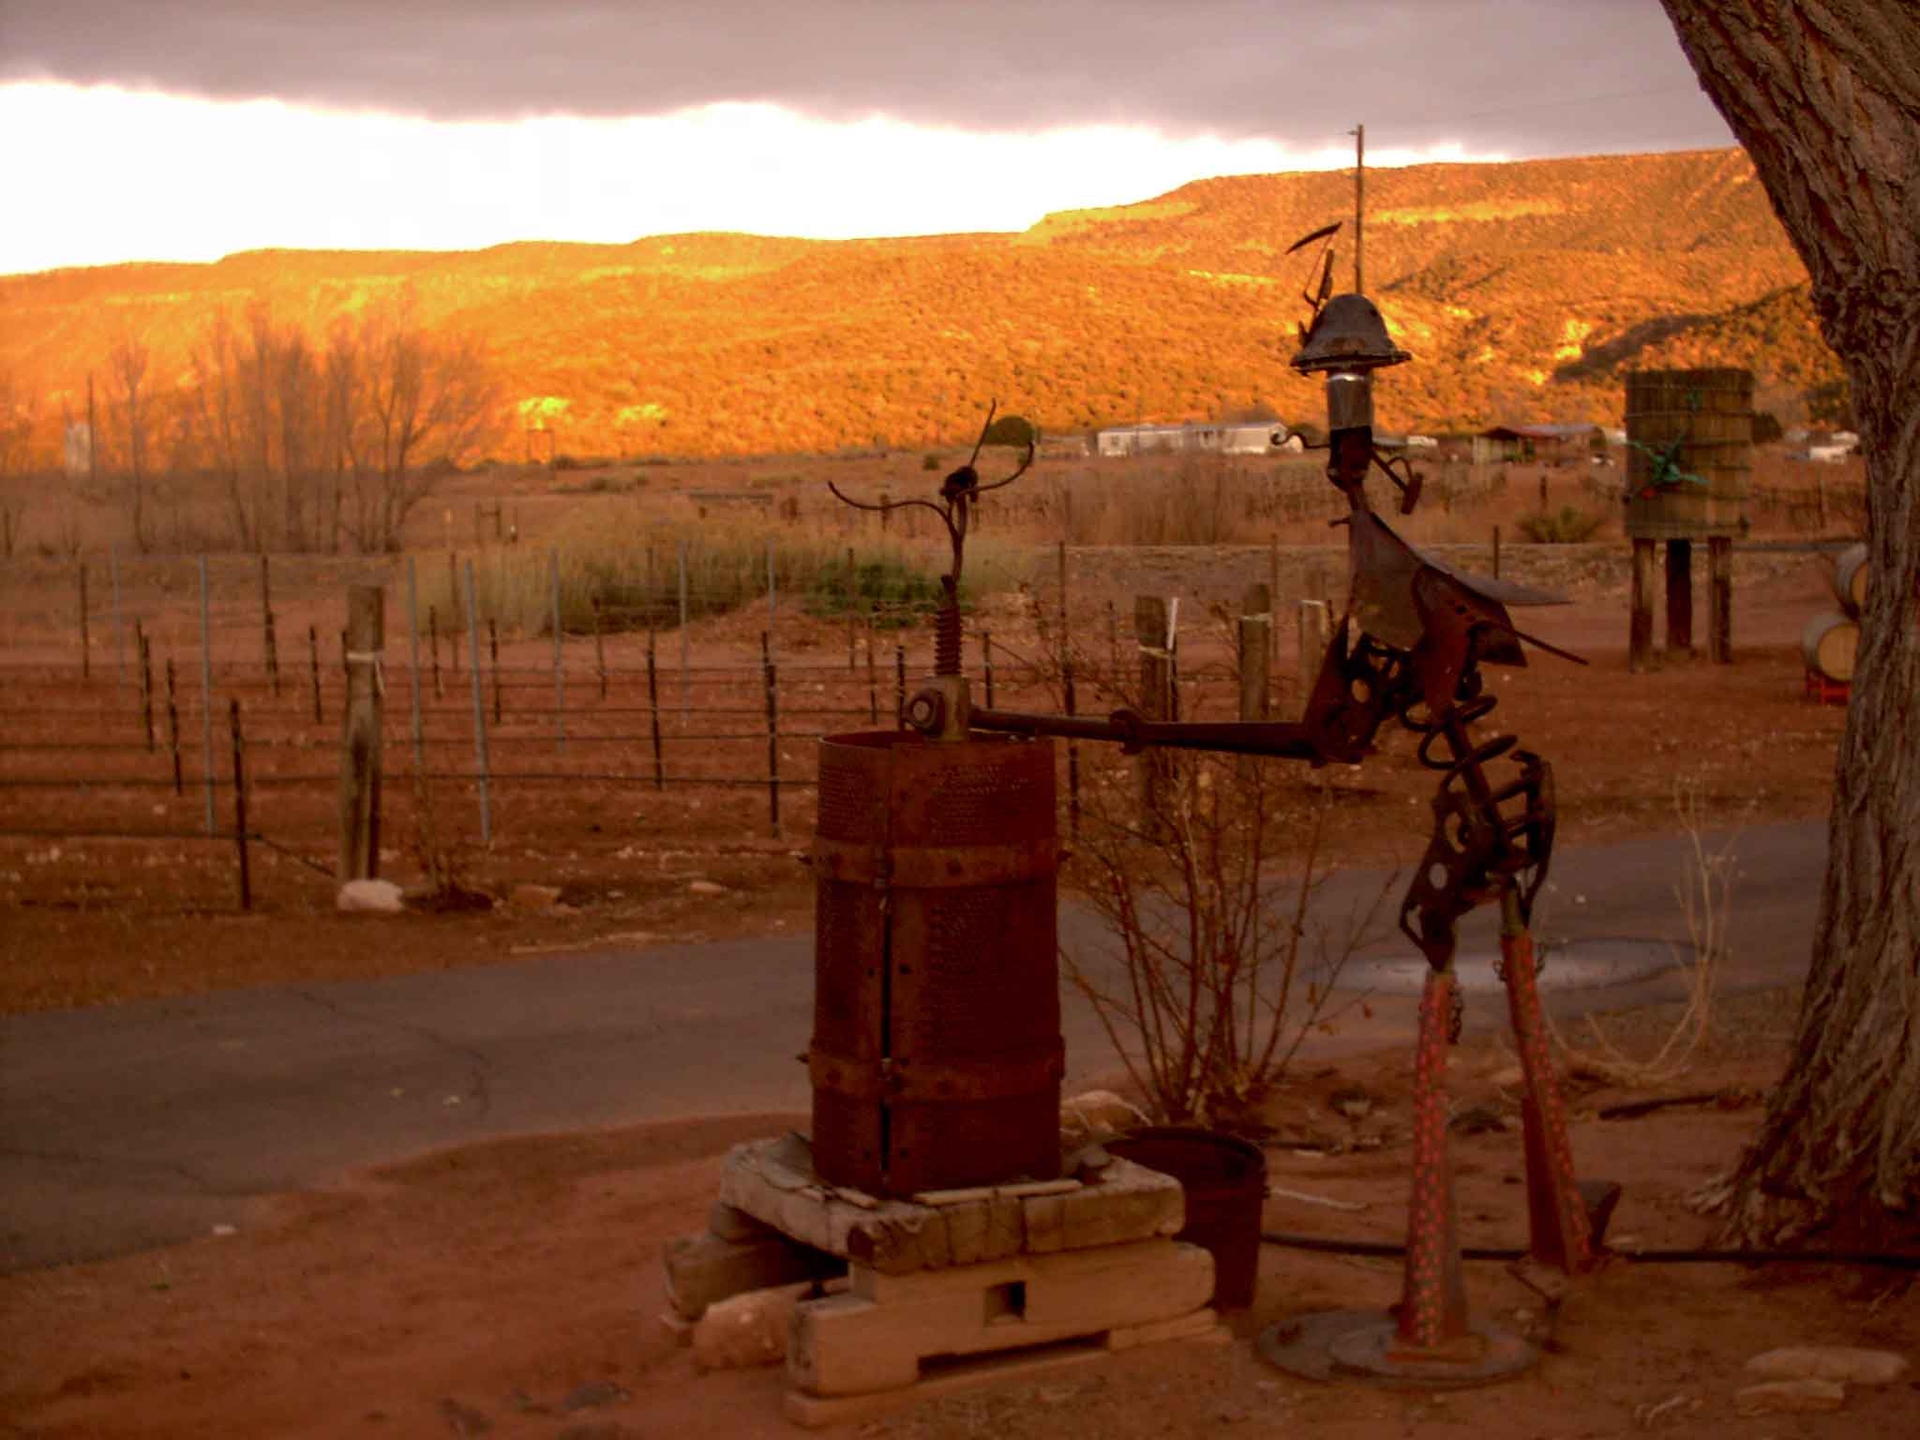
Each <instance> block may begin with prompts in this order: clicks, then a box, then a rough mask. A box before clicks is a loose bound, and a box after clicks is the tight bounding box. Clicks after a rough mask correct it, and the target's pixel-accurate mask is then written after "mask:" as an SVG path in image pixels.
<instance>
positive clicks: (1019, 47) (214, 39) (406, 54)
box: [0, 0, 1731, 155]
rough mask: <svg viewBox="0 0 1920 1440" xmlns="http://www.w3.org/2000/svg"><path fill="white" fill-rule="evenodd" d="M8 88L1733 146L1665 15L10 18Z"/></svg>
mask: <svg viewBox="0 0 1920 1440" xmlns="http://www.w3.org/2000/svg"><path fill="white" fill-rule="evenodd" d="M0 78H4V79H10V80H22V79H59V80H66V81H72V82H76V83H81V84H100V83H111V84H119V85H125V86H135V87H150V88H155V89H159V90H163V91H167V92H171V93H176V94H191V95H202V96H210V97H216V98H230V99H239V98H256V97H262V96H270V97H275V98H279V99H283V100H288V101H297V102H304V103H308V104H316V105H323V106H331V107H338V108H349V109H379V110H387V111H396V112H400V113H406V114H418V115H427V116H432V117H435V118H443V119H476V118H508V117H514V116H521V115H527V114H550V113H567V114H579V115H637V114H657V113H661V112H664V111H670V110H676V109H680V108H683V107H686V106H691V105H699V104H705V103H709V102H714V101H771V102H776V103H780V104H785V105H788V106H790V107H793V108H796V109H799V110H803V111H806V112H808V113H811V114H815V115H820V116H825V117H828V118H850V117H858V116H862V115H867V114H873V113H885V114H889V115H894V116H898V117H901V118H904V119H909V120H914V121H919V122H922V123H934V124H945V125H952V126H955V127H959V128H962V129H970V130H980V129H994V130H1030V129H1037V128H1044V127H1049V126H1055V125H1063V124H1090V123H1105V122H1119V123H1128V124H1143V125H1150V126H1154V127H1157V128H1160V129H1162V130H1165V131H1167V132H1169V133H1173V134H1192V133H1198V132H1210V133H1214V134H1218V135H1223V136H1255V135H1257V136H1264V137H1269V138H1273V139H1278V140H1282V141H1286V142H1289V143H1294V144H1313V143H1319V142H1323V141H1326V140H1328V139H1330V138H1332V137H1337V136H1338V135H1339V134H1340V133H1341V132H1342V131H1343V130H1345V129H1346V128H1347V127H1348V126H1349V125H1351V124H1352V123H1353V122H1354V121H1355V120H1364V121H1365V122H1366V124H1367V126H1368V133H1369V137H1370V139H1372V138H1375V137H1377V143H1379V144H1382V145H1411V146H1421V145H1427V144H1432V143H1436V142H1441V141H1448V140H1455V141H1460V142H1463V143H1465V144H1466V145H1468V146H1469V147H1470V148H1472V149H1476V150H1482V151H1485V150H1504V151H1507V152H1510V153H1513V154H1520V155H1550V154H1565V153H1576V152H1580V151H1590V150H1632V149H1642V148H1645V149H1668V148H1677V147H1684V146H1694V145H1724V144H1728V143H1730V139H1731V137H1730V135H1729V133H1728V131H1727V129H1726V126H1725V125H1724V124H1723V123H1722V121H1721V120H1720V117H1719V116H1718V115H1717V114H1716V113H1715V112H1714V110H1713V108H1712V106H1711V105H1710V104H1709V103H1708V102H1707V100H1706V99H1705V98H1704V97H1703V96H1702V95H1701V94H1700V93H1699V90H1698V87H1697V85H1696V84H1695V82H1694V78H1693V75H1692V72H1691V71H1690V70H1689V69H1688V68H1687V64H1686V61H1685V59H1684V58H1683V57H1682V55H1681V53H1680V47H1679V45H1678V43H1677V42H1676V41H1675V40H1674V37H1673V32H1672V30H1671V29H1670V28H1669V26H1668V24H1667V21H1666V18H1665V16H1664V14H1663V13H1662V11H1661V9H1660V7H1659V5H1658V4H1657V3H1656V0H1319V3H1299V0H1268V3H1265V4H1257V3H1251V0H1185V3H1181V0H1160V3H1142V0H1013V3H979V0H974V3H967V0H786V3H782V0H704V3H698V4H660V3H646V0H638V3H619V0H574V3H557V4H540V3H534V0H519V3H504V0H327V3H309V4H282V3H277V0H0Z"/></svg>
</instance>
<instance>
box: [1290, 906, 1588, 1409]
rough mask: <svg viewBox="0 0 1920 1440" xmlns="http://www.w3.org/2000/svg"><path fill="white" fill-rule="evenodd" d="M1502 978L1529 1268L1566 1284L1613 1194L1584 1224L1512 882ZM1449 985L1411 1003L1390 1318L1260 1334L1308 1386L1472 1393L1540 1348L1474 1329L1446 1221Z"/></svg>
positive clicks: (1311, 1321) (1579, 1268) (1438, 980)
mask: <svg viewBox="0 0 1920 1440" xmlns="http://www.w3.org/2000/svg"><path fill="white" fill-rule="evenodd" d="M1501 922H1502V923H1501V936H1500V954H1501V978H1502V980H1503V981H1504V982H1505V985H1506V990H1507V1003H1508V1014H1509V1015H1510V1017H1511V1018H1512V1022H1513V1029H1514V1035H1515V1038H1516V1040H1517V1042H1518V1044H1519V1047H1520V1059H1521V1067H1522V1071H1523V1074H1524V1075H1525V1083H1526V1093H1525V1095H1524V1097H1523V1099H1522V1101H1521V1121H1522V1126H1523V1143H1524V1145H1525V1149H1526V1166H1527V1225H1528V1252H1529V1258H1530V1261H1531V1262H1532V1263H1534V1264H1537V1265H1542V1266H1549V1267H1552V1268H1554V1269H1557V1270H1560V1271H1563V1272H1565V1273H1566V1274H1567V1275H1570V1276H1571V1275H1579V1274H1584V1273H1585V1272H1587V1271H1589V1270H1591V1269H1592V1268H1593V1267H1594V1265H1595V1263H1596V1261H1595V1250H1594V1233H1595V1231H1596V1230H1598V1229H1600V1228H1601V1227H1603V1226H1604V1224H1605V1218H1606V1214H1607V1213H1608V1212H1610V1211H1611V1209H1612V1200H1613V1198H1614V1197H1615V1196H1617V1195H1618V1193H1619V1192H1618V1188H1617V1187H1614V1186H1607V1187H1604V1188H1603V1190H1602V1191H1601V1192H1600V1193H1601V1194H1602V1196H1603V1197H1604V1198H1603V1200H1602V1202H1601V1205H1600V1206H1599V1207H1597V1209H1596V1213H1595V1216H1593V1217H1589V1214H1588V1211H1587V1206H1586V1201H1585V1199H1584V1198H1583V1196H1582V1192H1581V1187H1580V1186H1579V1184H1578V1183H1577V1182H1576V1181H1575V1178H1574V1169H1573V1148H1572V1145H1571V1144H1570V1142H1569V1140H1568V1136H1567V1121H1566V1111H1565V1107H1564V1106H1563V1104H1562V1102H1561V1098H1560V1087H1559V1085H1558V1083H1557V1082H1556V1080H1555V1078H1554V1072H1553V1058H1552V1055H1551V1054H1550V1052H1549V1050H1548V1046H1547V1031H1546V1022H1545V1020H1544V1018H1543V1017H1542V1014H1541V1010H1540V992H1539V988H1538V985H1537V984H1536V969H1535V963H1534V954H1533V940H1532V937H1531V936H1530V935H1529V934H1528V933H1527V929H1526V925H1525V922H1524V921H1523V920H1522V919H1521V915H1520V905H1519V901H1518V897H1517V896H1516V895H1515V894H1514V892H1513V890H1512V888H1511V887H1508V888H1507V889H1506V890H1505V891H1504V892H1503V894H1502V896H1501ZM1455 987H1456V981H1455V977H1454V973H1453V967H1452V964H1451V962H1449V963H1448V964H1447V965H1445V966H1444V967H1442V968H1439V969H1435V970H1432V971H1430V972H1429V973H1428V975H1427V981H1426V986H1425V989H1424V990H1423V991H1422V992H1421V997H1420V1037H1419V1042H1418V1049H1417V1051H1416V1058H1415V1063H1414V1095H1413V1190H1412V1197H1411V1200H1410V1202H1409V1205H1408V1214H1407V1252H1406V1269H1405V1273H1404V1277H1403V1280H1402V1290H1401V1299H1400V1303H1399V1304H1398V1305H1397V1306H1395V1307H1394V1308H1393V1309H1392V1310H1390V1311H1387V1312H1381V1311H1376V1310H1340V1311H1332V1312H1328V1313H1323V1314H1318V1315H1305V1316H1299V1317H1296V1318H1294V1319H1292V1320H1290V1321H1285V1322H1282V1323H1281V1324H1279V1325H1274V1326H1271V1327H1269V1328H1268V1329H1267V1330H1265V1331H1264V1332H1262V1334H1261V1336H1260V1340H1259V1348H1260V1352H1261V1354H1262V1355H1264V1356H1265V1357H1266V1359H1267V1360H1268V1361H1269V1362H1271V1363H1272V1364H1274V1365H1277V1366H1279V1367H1280V1368H1281V1369H1283V1370H1287V1371H1289V1372H1291V1373H1293V1374H1296V1375H1302V1376H1305V1377H1307V1378H1310V1379H1317V1380H1330V1379H1337V1378H1353V1379H1361V1380H1366V1381H1369V1382H1372V1383H1376V1384H1383V1385H1388V1386H1407V1387H1419V1388H1427V1389H1445V1388H1453V1387H1464V1386H1470V1385H1484V1384H1488V1383H1490V1382H1492V1381H1495V1380H1500V1379H1504V1378H1505V1377H1507V1376H1509V1375H1513V1374H1517V1373H1518V1372H1520V1371H1522V1370H1524V1369H1526V1368H1527V1367H1528V1366H1530V1365H1531V1364H1533V1362H1534V1361H1535V1360H1536V1359H1538V1358H1539V1349H1538V1347H1537V1346H1536V1345H1534V1344H1533V1343H1532V1342H1531V1341H1529V1340H1528V1339H1526V1338H1525V1337H1523V1336H1520V1335H1516V1334H1513V1333H1512V1332H1510V1331H1506V1330H1502V1329H1500V1328H1498V1327H1496V1326H1493V1325H1490V1324H1485V1323H1481V1322H1476V1321H1475V1320H1473V1319H1472V1317H1471V1316H1470V1315H1469V1313H1468V1309H1467V1297H1466V1284H1465V1280H1464V1278H1463V1276H1462V1273H1461V1267H1460V1245H1459V1238H1458V1234H1457V1231H1456V1226H1455V1220H1454V1206H1453V1172H1452V1166H1451V1162H1450V1160H1449V1159H1448V1155H1447V1100H1446V1056H1447V1049H1448V1047H1449V1045H1450V1043H1451V1040H1452V1036H1451V1034H1450V1031H1451V1028H1452V1017H1453V1012H1454V996H1455Z"/></svg>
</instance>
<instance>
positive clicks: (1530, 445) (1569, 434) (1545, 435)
mask: <svg viewBox="0 0 1920 1440" xmlns="http://www.w3.org/2000/svg"><path fill="white" fill-rule="evenodd" d="M1606 443H1607V433H1606V431H1604V430H1602V429H1601V428H1600V427H1599V426H1598V425H1593V424H1588V423H1585V422H1576V423H1573V424H1555V425H1495V426H1492V427H1491V428H1490V429H1486V430H1482V431H1481V432H1480V433H1479V434H1478V435H1476V436H1474V437H1473V463H1474V464H1476V465H1500V464H1508V463H1518V464H1523V465H1524V464H1528V463H1530V462H1533V461H1536V460H1538V461H1543V462H1545V463H1547V464H1550V465H1564V464H1565V463H1566V462H1567V461H1568V460H1571V459H1577V460H1579V461H1581V462H1582V463H1583V464H1584V463H1585V461H1586V457H1587V456H1588V455H1589V454H1591V453H1592V452H1593V450H1594V449H1595V448H1596V447H1597V446H1598V445H1604V444H1606Z"/></svg>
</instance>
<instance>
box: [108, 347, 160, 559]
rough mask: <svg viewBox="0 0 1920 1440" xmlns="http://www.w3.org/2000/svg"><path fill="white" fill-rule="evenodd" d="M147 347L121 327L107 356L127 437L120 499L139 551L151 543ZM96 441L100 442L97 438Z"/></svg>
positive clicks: (109, 372) (111, 379) (115, 398)
mask: <svg viewBox="0 0 1920 1440" xmlns="http://www.w3.org/2000/svg"><path fill="white" fill-rule="evenodd" d="M147 361H148V354H147V346H146V343H145V342H144V341H143V340H141V339H139V338H138V337H137V336H135V334H134V333H133V330H132V329H131V328H126V329H123V330H121V332H120V335H119V338H118V339H116V340H115V341H114V343H113V350H112V353H111V354H109V355H108V357H107V367H108V375H109V379H110V381H111V383H112V385H113V386H114V403H115V405H116V406H117V408H118V409H119V411H120V422H121V429H122V431H123V433H124V434H125V436H126V442H127V449H126V457H125V458H126V469H125V470H124V472H122V481H121V498H122V501H123V504H124V506H125V509H126V514H127V520H128V523H129V524H131V525H132V526H133V543H134V545H135V547H137V548H138V549H140V550H146V549H148V548H149V545H150V536H149V534H148V530H147V447H148V442H149V438H150V437H149V435H148V425H149V424H150V421H151V416H150V415H149V414H148V396H147V389H146V385H147ZM96 443H97V441H96Z"/></svg>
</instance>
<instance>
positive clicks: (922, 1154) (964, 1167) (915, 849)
mask: <svg viewBox="0 0 1920 1440" xmlns="http://www.w3.org/2000/svg"><path fill="white" fill-rule="evenodd" d="M1053 756H1054V750H1053V742H1052V741H1051V740H1010V739H999V738H986V737H980V738H975V739H970V740H965V741H956V742H936V741H931V740H924V739H922V738H920V737H919V736H917V735H913V734H909V733H904V732H895V731H873V732H866V733H859V734H851V735H829V736H827V737H826V738H824V739H823V740H821V741H820V791H819V794H820V802H819V805H820V809H819V817H820V818H819V821H818V825H817V829H816V831H815V835H814V845H813V853H814V874H815V880H816V884H817V887H818V893H817V899H816V903H815V906H814V1012H813V1016H814V1018H813V1043H812V1045H811V1047H810V1049H809V1051H808V1069H809V1072H810V1074H811V1077H812V1081H813V1160H814V1166H815V1168H816V1169H817V1170H818V1172H819V1174H820V1177H821V1179H823V1180H825V1181H827V1182H828V1183H829V1184H833V1185H847V1186H852V1187H855V1188H857V1189H861V1190H866V1191H869V1192H870V1193H872V1194H876V1195H911V1194H913V1193H914V1192H915V1191H917V1190H946V1189H953V1188H964V1187H967V1186H972V1185H995V1184H1001V1183H1004V1182H1006V1181H1009V1180H1015V1179H1019V1178H1023V1177H1024V1178H1026V1179H1032V1180H1046V1179H1051V1178H1053V1177H1054V1176H1056V1175H1058V1174H1059V1173H1060V1075H1061V1072H1062V1070H1063V1069H1064V1065H1065V1051H1064V1048H1063V1046H1062V1044H1061V1039H1060V980H1059V961H1058V951H1057V943H1056V930H1055V918H1054V891H1055V876H1056V873H1057V871H1058V869H1059V847H1058V843H1057V840H1056V832H1055V821H1054V758H1053Z"/></svg>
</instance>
